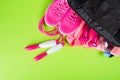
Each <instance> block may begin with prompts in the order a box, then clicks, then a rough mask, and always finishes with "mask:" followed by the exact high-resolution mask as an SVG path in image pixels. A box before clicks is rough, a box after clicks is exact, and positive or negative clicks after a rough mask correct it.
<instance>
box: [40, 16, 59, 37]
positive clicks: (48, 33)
mask: <svg viewBox="0 0 120 80" xmlns="http://www.w3.org/2000/svg"><path fill="white" fill-rule="evenodd" d="M44 17H45V16H43V17H42V18H41V20H40V22H39V25H38V29H39V30H40V31H41V32H42V33H43V34H45V35H47V36H51V37H52V36H56V35H58V34H60V32H59V31H58V25H57V27H56V28H55V29H53V30H51V31H45V29H44V25H45V21H44Z"/></svg>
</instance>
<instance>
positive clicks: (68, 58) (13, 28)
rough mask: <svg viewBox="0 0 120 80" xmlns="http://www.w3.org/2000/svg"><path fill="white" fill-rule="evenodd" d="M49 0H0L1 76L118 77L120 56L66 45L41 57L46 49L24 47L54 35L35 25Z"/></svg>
mask: <svg viewBox="0 0 120 80" xmlns="http://www.w3.org/2000/svg"><path fill="white" fill-rule="evenodd" d="M51 2H52V0H43V1H42V0H0V80H119V79H120V57H113V58H111V59H110V58H106V57H104V56H103V53H101V52H99V51H96V50H93V49H87V48H84V47H69V46H67V45H66V46H65V47H64V48H63V49H62V50H60V51H59V52H56V53H55V54H53V55H49V56H47V57H45V58H44V59H42V60H41V61H38V62H35V61H34V60H33V58H34V57H35V56H36V55H38V54H39V53H42V52H44V51H45V50H47V49H37V50H35V51H29V52H27V51H25V50H24V47H25V46H27V45H30V44H34V43H39V42H43V41H46V40H50V39H54V38H50V37H47V36H45V35H43V34H41V33H40V32H39V30H38V28H37V25H38V22H39V20H40V18H41V17H42V16H43V15H44V12H45V10H46V9H47V7H48V5H49V4H50V3H51Z"/></svg>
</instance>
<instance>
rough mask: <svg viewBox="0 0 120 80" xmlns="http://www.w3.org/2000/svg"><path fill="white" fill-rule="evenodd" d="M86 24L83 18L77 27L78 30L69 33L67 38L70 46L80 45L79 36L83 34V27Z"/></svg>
mask: <svg viewBox="0 0 120 80" xmlns="http://www.w3.org/2000/svg"><path fill="white" fill-rule="evenodd" d="M84 25H85V22H84V21H83V20H82V21H81V23H80V26H79V27H78V28H77V30H76V31H75V32H74V33H72V34H70V35H67V37H66V39H67V41H68V43H69V44H70V46H79V43H78V42H79V37H80V36H81V34H82V32H81V29H82V27H83V26H84Z"/></svg>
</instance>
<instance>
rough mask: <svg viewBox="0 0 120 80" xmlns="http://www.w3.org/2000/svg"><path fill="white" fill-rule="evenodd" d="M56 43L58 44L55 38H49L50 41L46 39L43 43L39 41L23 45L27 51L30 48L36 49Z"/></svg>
mask: <svg viewBox="0 0 120 80" xmlns="http://www.w3.org/2000/svg"><path fill="white" fill-rule="evenodd" d="M56 44H58V42H57V41H56V40H50V41H46V42H43V43H40V44H34V45H29V46H27V47H25V49H26V50H27V51H30V50H34V49H37V48H48V47H52V46H54V45H56Z"/></svg>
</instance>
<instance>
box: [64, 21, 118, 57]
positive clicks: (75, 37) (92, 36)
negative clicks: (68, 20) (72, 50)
mask: <svg viewBox="0 0 120 80" xmlns="http://www.w3.org/2000/svg"><path fill="white" fill-rule="evenodd" d="M84 26H85V22H84V21H82V22H81V24H80V26H79V27H78V28H77V29H76V31H75V32H74V33H73V34H70V35H68V36H67V37H66V39H67V42H68V43H69V45H70V46H85V47H88V48H94V49H97V50H100V51H104V39H103V38H102V37H100V36H99V35H98V34H97V33H96V32H95V31H93V30H91V31H90V33H89V40H88V42H87V43H86V44H84V45H81V41H80V40H79V38H80V37H81V35H82V34H83V32H84V30H83V29H84V28H83V27H84ZM90 41H93V43H94V42H95V44H96V45H95V46H91V45H90V44H89V42H90ZM111 54H113V55H115V56H119V55H120V47H114V48H113V49H112V50H111Z"/></svg>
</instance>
